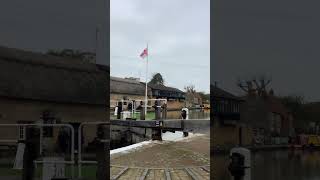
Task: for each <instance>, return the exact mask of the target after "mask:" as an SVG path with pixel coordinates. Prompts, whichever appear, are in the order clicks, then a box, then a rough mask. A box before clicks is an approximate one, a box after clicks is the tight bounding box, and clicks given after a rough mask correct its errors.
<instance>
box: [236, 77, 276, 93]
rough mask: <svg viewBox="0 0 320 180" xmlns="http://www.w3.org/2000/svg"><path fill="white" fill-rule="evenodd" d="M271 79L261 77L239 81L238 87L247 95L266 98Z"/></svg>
mask: <svg viewBox="0 0 320 180" xmlns="http://www.w3.org/2000/svg"><path fill="white" fill-rule="evenodd" d="M270 83H271V78H267V77H266V76H265V75H261V76H260V77H259V78H256V77H254V78H251V79H248V80H240V78H238V80H237V86H238V87H239V88H240V89H242V90H243V91H244V92H246V94H251V95H252V94H257V95H259V96H265V95H266V94H267V86H268V85H270Z"/></svg>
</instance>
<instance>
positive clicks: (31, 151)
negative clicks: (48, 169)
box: [22, 127, 40, 180]
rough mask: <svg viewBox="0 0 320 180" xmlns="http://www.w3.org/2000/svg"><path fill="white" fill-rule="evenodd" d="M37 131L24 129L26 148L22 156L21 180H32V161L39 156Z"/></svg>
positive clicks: (33, 167) (30, 128) (31, 128)
mask: <svg viewBox="0 0 320 180" xmlns="http://www.w3.org/2000/svg"><path fill="white" fill-rule="evenodd" d="M39 136H40V132H39V129H36V128H34V127H26V141H25V142H26V146H25V150H24V154H23V171H22V180H31V179H33V178H34V171H35V166H34V163H33V162H34V160H36V158H37V156H38V154H39Z"/></svg>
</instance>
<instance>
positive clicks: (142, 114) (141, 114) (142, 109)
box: [140, 101, 146, 120]
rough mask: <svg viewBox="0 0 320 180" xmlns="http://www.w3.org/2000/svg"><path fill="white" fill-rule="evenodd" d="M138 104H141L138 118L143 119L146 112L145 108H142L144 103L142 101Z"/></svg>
mask: <svg viewBox="0 0 320 180" xmlns="http://www.w3.org/2000/svg"><path fill="white" fill-rule="evenodd" d="M140 105H141V107H142V108H141V110H140V119H141V120H145V119H146V113H145V110H144V107H145V103H143V102H142V101H141V102H140Z"/></svg>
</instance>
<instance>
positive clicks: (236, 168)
mask: <svg viewBox="0 0 320 180" xmlns="http://www.w3.org/2000/svg"><path fill="white" fill-rule="evenodd" d="M230 158H231V162H230V164H229V167H228V169H229V171H230V173H231V175H232V179H231V180H251V169H250V168H251V157H250V150H249V149H246V148H243V147H236V148H233V149H231V151H230Z"/></svg>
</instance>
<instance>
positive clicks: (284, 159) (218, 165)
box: [213, 150, 320, 180]
mask: <svg viewBox="0 0 320 180" xmlns="http://www.w3.org/2000/svg"><path fill="white" fill-rule="evenodd" d="M251 159H252V170H251V171H252V177H251V179H253V180H255V179H259V180H271V179H272V180H316V179H317V180H319V179H320V152H319V151H302V150H296V151H290V150H278V151H264V152H262V151H261V152H256V153H252V155H251ZM228 163H229V158H228V155H215V156H214V165H213V166H214V169H215V171H214V177H215V179H219V180H230V179H231V177H230V175H229V172H228V170H227V166H228Z"/></svg>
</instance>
